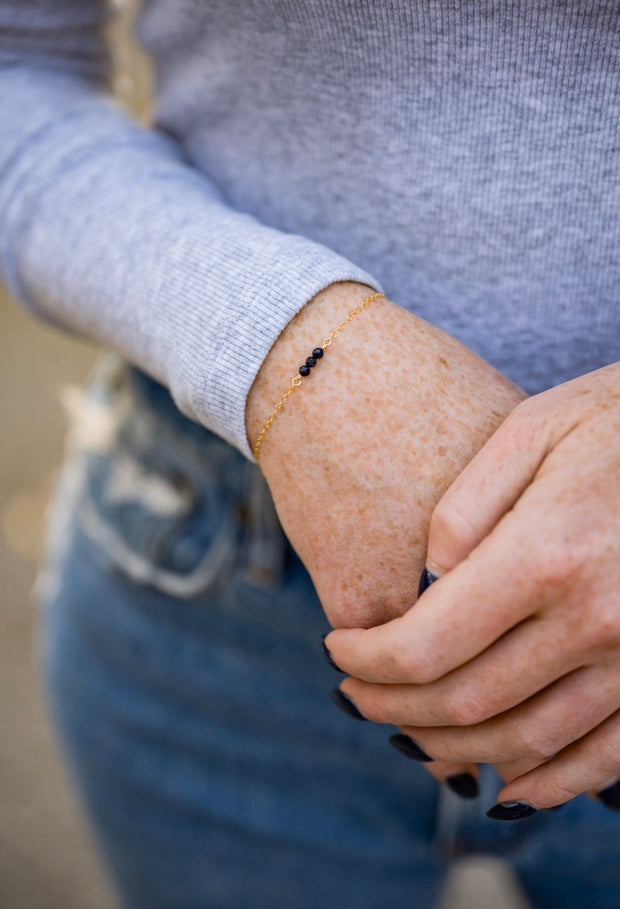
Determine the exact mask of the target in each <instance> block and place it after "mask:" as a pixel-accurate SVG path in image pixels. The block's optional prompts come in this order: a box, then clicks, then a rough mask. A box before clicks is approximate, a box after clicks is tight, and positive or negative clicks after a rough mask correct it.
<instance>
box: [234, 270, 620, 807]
mask: <svg viewBox="0 0 620 909" xmlns="http://www.w3.org/2000/svg"><path fill="white" fill-rule="evenodd" d="M361 293H368V288H363V287H361V286H360V285H354V284H342V285H333V286H332V287H331V288H328V290H327V291H326V292H323V296H322V295H318V297H317V298H315V300H314V301H313V303H312V305H311V306H310V307H309V309H308V312H306V311H302V314H301V318H300V319H299V320H298V321H299V322H300V323H301V324H300V325H297V326H295V327H293V328H292V330H291V334H290V336H289V337H286V333H285V336H283V338H282V341H281V342H280V341H279V342H278V344H277V345H276V347H275V348H274V351H273V352H272V353H273V359H272V363H271V364H270V367H271V368H270V369H269V370H268V372H266V373H265V375H264V376H263V377H262V378H263V380H264V381H263V385H262V392H263V394H264V395H266V396H267V398H268V397H269V396H270V395H271V397H272V399H275V398H276V396H275V395H274V394H273V391H275V388H276V387H282V375H281V374H279V372H278V370H280V372H281V371H282V369H285V368H286V367H285V366H284V364H285V363H286V364H288V370H289V371H290V362H291V360H290V356H291V350H292V348H293V347H294V348H296V349H299V344H300V343H301V349H304V336H307V341H308V342H310V341H311V340H314V339H316V337H319V338H320V337H321V336H323V334H324V329H325V326H327V325H330V324H331V322H333V321H334V318H335V316H334V311H335V312H336V316H337V313H338V312H344V311H345V310H346V309H347V307H350V305H351V302H352V301H353V303H355V302H356V300H358V299H359V295H360V294H361ZM357 321H358V324H357V325H355V326H354V325H351V326H350V329H349V330H348V333H347V334H346V335H345V334H343V335H342V337H341V338H339V346H338V350H337V355H334V356H333V357H332V359H331V362H330V363H329V366H328V368H325V369H322V370H321V374H320V376H319V375H318V374H317V376H316V377H313V382H312V387H308V388H304V389H303V392H304V393H303V395H301V394H300V395H299V396H297V398H296V400H295V401H294V402H291V406H290V407H288V408H287V412H286V413H283V414H282V418H283V419H282V420H281V421H280V425H279V426H275V425H274V428H273V430H272V434H273V438H272V439H271V440H270V444H269V446H267V445H266V446H265V453H264V463H263V459H261V466H262V468H263V470H264V472H265V475H266V477H267V480H268V482H269V485H270V487H271V489H272V492H273V495H274V501H275V503H276V507H277V508H278V512H279V514H280V517H281V520H282V523H283V526H284V529H285V531H286V532H287V534H288V535H289V538H290V539H291V542H292V543H293V545H294V546H295V548H296V549H297V551H298V553H299V555H300V557H301V558H302V560H303V561H304V563H305V564H306V566H307V568H308V570H309V572H310V574H311V576H312V578H313V581H314V583H315V586H316V588H317V592H318V594H319V596H320V598H321V602H322V603H323V606H324V608H325V611H326V613H327V615H328V618H330V620H331V622H332V625H334V626H335V627H336V629H337V630H335V631H333V632H332V633H331V634H330V635H329V636H328V637H327V639H326V646H327V648H328V649H329V652H330V654H331V656H332V658H333V660H334V661H335V663H336V664H337V665H338V666H339V667H340V668H341V669H342V670H343V671H344V672H345V673H347V675H348V676H349V677H348V678H347V679H346V680H345V681H344V682H343V683H342V685H341V691H342V692H343V693H344V694H345V695H346V697H347V698H348V699H350V701H351V702H352V703H353V704H354V705H355V706H356V708H357V709H358V710H359V712H360V713H361V714H362V715H363V716H364V717H365V718H366V719H369V720H373V721H375V722H379V723H389V724H394V725H397V726H400V727H401V734H402V735H404V736H406V737H407V738H408V740H411V741H412V742H415V743H416V745H417V747H418V748H419V749H420V750H421V753H422V754H424V753H426V755H428V756H429V757H430V758H432V760H433V763H429V764H427V766H428V768H429V769H430V770H431V772H432V773H433V774H434V775H435V776H436V777H438V778H439V779H442V780H445V779H447V778H449V777H452V778H453V777H454V776H455V775H460V774H463V773H467V774H470V775H471V776H474V777H475V776H476V774H477V764H478V763H493V764H496V765H497V767H498V770H499V772H500V773H501V775H502V776H503V777H504V779H505V780H506V781H507V785H506V786H505V787H504V788H503V789H502V791H501V792H500V793H499V796H498V802H499V803H500V805H506V804H508V806H509V807H508V808H507V809H506V810H504V813H502V809H501V808H500V809H499V810H498V813H496V815H495V816H497V817H520V816H525V815H526V814H528V813H529V814H531V813H532V812H533V810H534V809H541V808H549V807H552V806H555V805H558V804H561V803H563V802H566V801H568V800H569V799H571V798H573V797H574V796H576V795H578V794H580V793H582V792H591V793H593V794H600V793H603V794H602V799H603V801H605V802H606V803H607V804H608V805H609V806H610V807H614V808H620V786H616V783H617V781H618V779H619V777H620V594H619V592H618V591H619V590H620V529H619V528H620V364H615V365H612V366H609V367H606V368H604V369H601V370H598V371H597V372H594V373H591V374H589V375H586V376H583V377H581V378H579V379H575V380H573V381H572V382H568V383H566V384H565V385H562V386H558V387H557V388H554V389H551V390H550V391H547V392H544V393H542V394H539V395H537V396H535V397H532V398H529V399H526V398H525V395H524V394H523V393H522V392H520V391H519V389H517V388H515V386H513V385H511V383H509V382H508V381H507V380H506V379H505V378H504V377H503V376H501V375H500V374H498V373H497V372H496V371H495V370H493V369H492V368H491V367H490V366H489V365H488V364H487V363H485V362H484V361H482V360H480V359H479V358H477V357H476V356H475V355H474V354H473V353H472V352H471V351H469V350H468V349H467V348H464V347H463V346H462V345H460V344H459V343H458V342H456V341H455V340H454V339H453V338H451V337H450V336H448V335H446V334H445V333H443V332H441V331H439V330H438V329H435V328H433V327H432V326H429V325H427V324H426V323H424V322H422V321H421V320H419V319H416V318H415V317H414V316H411V315H409V314H408V313H406V312H404V311H403V310H401V309H400V308H399V307H396V306H395V305H394V304H392V303H389V302H388V301H386V302H385V303H383V302H382V303H380V304H379V305H377V306H376V307H375V308H374V309H373V310H372V311H371V312H369V313H368V314H367V315H366V317H365V318H364V319H362V317H361V316H360V318H359V319H358V320H357ZM319 325H322V326H323V327H322V328H320V329H319ZM317 331H318V334H317ZM287 345H288V346H287ZM306 346H307V345H306ZM360 350H362V351H368V352H369V355H368V358H367V359H366V357H365V358H364V360H363V362H361V363H360V362H359V360H360V357H359V353H360ZM330 353H331V352H330ZM334 354H336V351H334ZM271 356H272V355H270V357H271ZM259 378H261V377H259ZM270 378H271V380H272V382H273V384H270ZM315 378H316V379H318V380H319V381H317V382H316V383H315ZM253 392H254V389H253ZM260 392H261V385H260V383H258V394H257V396H256V397H255V398H254V403H253V405H252V406H256V407H257V408H258V411H260V410H261V408H262V412H263V413H264V411H265V405H264V402H263V400H262V399H261V394H260ZM267 409H268V405H267ZM251 412H252V411H251V410H249V414H251ZM249 426H251V423H249ZM425 562H426V563H427V565H428V567H429V568H430V570H431V571H433V572H434V574H436V575H438V576H439V577H440V580H439V581H438V582H437V583H435V584H433V585H432V586H431V587H429V589H428V590H426V592H424V593H423V595H422V596H421V598H420V599H419V600H418V601H417V602H415V591H416V588H417V578H418V576H419V574H420V572H421V570H422V568H423V565H424V563H425ZM515 804H516V806H521V807H516V808H515Z"/></svg>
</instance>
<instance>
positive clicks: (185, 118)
mask: <svg viewBox="0 0 620 909" xmlns="http://www.w3.org/2000/svg"><path fill="white" fill-rule="evenodd" d="M106 15H108V12H107V7H106V5H105V4H104V3H102V2H99V0H3V2H2V3H1V4H0V263H1V267H2V270H3V274H4V276H5V280H6V282H7V283H8V285H9V287H10V289H11V290H12V291H13V293H14V294H15V296H16V297H18V298H19V299H20V300H22V301H23V302H24V304H25V305H26V306H28V307H29V308H30V309H31V310H32V311H33V312H35V313H37V314H39V315H40V316H42V317H44V318H46V319H48V320H50V321H53V322H54V323H57V324H59V325H62V326H64V327H66V328H68V329H72V330H75V331H79V332H83V333H86V334H88V335H89V336H92V337H94V338H96V339H97V340H99V341H101V342H103V343H104V344H108V345H110V346H112V347H114V348H115V349H117V350H120V351H122V352H123V353H124V354H125V355H126V356H127V357H128V358H130V359H131V360H132V361H133V362H134V363H136V364H138V365H139V366H140V367H141V368H142V369H144V370H145V371H146V372H148V373H149V374H151V375H152V376H154V377H156V378H157V379H158V380H160V381H161V382H163V383H164V384H166V385H168V386H169V387H170V389H171V392H172V394H173V396H174V398H175V400H176V401H177V404H178V405H179V407H180V408H181V410H183V411H184V412H185V413H186V414H187V415H188V416H190V417H192V418H193V419H195V420H198V421H199V422H201V423H203V424H204V425H206V426H207V427H209V428H210V429H213V430H214V431H215V432H217V433H219V434H220V435H222V436H224V437H225V438H226V439H228V440H229V441H230V442H232V443H233V444H235V445H237V446H238V447H239V448H240V449H241V450H242V451H244V452H245V453H246V454H247V455H248V456H250V454H249V450H248V447H247V441H246V437H245V430H244V409H245V401H246V397H247V394H248V391H249V389H250V386H251V384H252V381H253V379H254V377H255V375H256V373H257V371H258V369H259V368H260V366H261V363H262V362H263V360H264V358H265V356H266V355H267V353H268V351H269V349H270V347H271V346H272V344H273V343H274V341H275V340H276V338H277V337H278V335H279V333H280V332H281V330H282V329H283V328H284V326H285V325H286V324H287V322H288V321H289V320H290V319H291V318H292V317H293V315H294V314H295V313H296V312H297V311H298V310H299V309H300V308H301V307H302V306H303V305H304V303H306V302H307V301H308V300H309V299H310V298H311V297H312V296H314V294H316V293H317V292H318V291H319V290H320V289H322V288H323V287H325V286H327V285H329V284H330V283H332V282H334V281H340V280H346V279H351V280H358V281H363V282H365V283H368V284H370V285H371V286H373V287H375V288H377V289H383V290H385V292H386V293H387V294H388V295H389V296H390V297H391V298H392V299H393V300H394V301H395V302H397V303H399V304H400V305H402V306H403V307H406V308H407V309H409V310H411V311H414V312H416V313H418V314H420V315H421V316H423V317H424V318H425V319H428V320H429V321H431V322H433V323H435V324H437V325H440V326H441V327H443V328H445V329H446V330H447V331H449V332H451V333H452V334H454V335H456V336H457V337H459V338H460V339H461V340H463V341H464V342H465V343H466V344H468V345H469V346H470V347H472V348H474V349H475V350H476V351H478V352H479V353H480V354H482V356H484V357H485V358H487V359H488V360H490V361H491V362H492V363H494V364H495V365H496V366H497V367H498V368H499V369H500V370H502V371H503V372H505V373H506V374H507V375H508V376H510V377H511V378H512V379H513V380H514V381H516V382H517V383H520V384H521V385H522V386H524V387H525V388H526V389H528V390H529V391H537V390H540V389H542V388H545V387H548V386H550V385H552V384H556V383H558V382H561V381H564V380H566V379H569V378H571V377H573V376H575V375H578V374H581V373H583V372H586V371H589V370H591V369H595V368H597V367H599V366H601V365H603V364H606V363H609V362H612V361H615V360H618V359H620V256H619V248H620V225H619V220H618V213H619V211H620V205H619V203H620V167H619V160H618V159H619V152H618V128H619V117H620V104H619V95H618V87H619V74H620V60H619V37H620V4H619V3H618V2H617V0H459V2H455V0H358V2H355V0H147V2H146V3H144V4H143V9H142V12H141V15H140V18H139V22H138V37H139V40H140V41H141V42H142V43H143V44H144V46H145V47H146V49H147V50H148V51H149V52H150V53H151V54H152V57H153V60H154V64H155V67H156V74H157V79H156V112H155V118H154V124H153V128H152V129H144V128H142V127H140V126H139V125H138V124H137V123H135V122H134V121H133V120H132V119H131V117H130V116H129V115H128V114H127V113H126V112H125V111H124V110H123V109H122V108H121V106H120V105H119V104H118V103H117V102H116V101H115V100H114V99H113V98H112V97H111V96H110V94H109V93H108V92H107V90H106V77H107V58H106V53H105V48H104V45H103V43H102V39H101V24H102V22H103V21H104V19H105V17H106ZM333 327H334V326H332V325H326V329H327V330H328V331H329V330H331V329H332V328H333ZM378 343H380V340H379V342H378ZM291 365H292V367H293V368H295V366H296V364H291ZM410 378H411V381H414V380H415V363H412V376H411V377H410Z"/></svg>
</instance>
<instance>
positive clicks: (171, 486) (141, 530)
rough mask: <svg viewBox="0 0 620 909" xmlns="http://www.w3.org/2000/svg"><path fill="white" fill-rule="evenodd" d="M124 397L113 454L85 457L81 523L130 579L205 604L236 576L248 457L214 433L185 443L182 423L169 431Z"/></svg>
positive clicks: (100, 552) (149, 410) (101, 554)
mask: <svg viewBox="0 0 620 909" xmlns="http://www.w3.org/2000/svg"><path fill="white" fill-rule="evenodd" d="M123 395H124V398H123V404H122V406H117V403H118V402H117V400H116V399H114V400H111V401H109V402H108V406H109V407H110V408H111V412H115V408H116V414H117V416H116V417H115V418H114V419H115V421H116V425H115V426H114V431H113V433H112V434H111V436H109V438H108V444H107V447H106V449H105V450H103V451H97V450H93V449H91V450H88V451H86V452H85V453H84V457H85V462H84V475H83V486H82V494H81V496H80V501H79V502H78V506H77V522H78V526H79V527H80V529H81V530H82V532H83V533H84V535H85V536H86V538H87V539H88V541H89V542H90V543H91V544H92V548H93V551H94V554H95V556H96V558H97V559H98V560H99V561H100V562H103V563H104V565H105V567H106V568H107V569H109V570H113V571H114V572H115V573H117V574H120V575H121V576H122V577H123V578H124V579H125V580H126V581H129V582H130V583H133V584H137V585H140V586H148V587H151V588H154V589H155V590H157V591H159V592H161V593H163V594H165V595H167V596H172V597H176V598H180V599H183V600H190V599H202V598H203V597H205V596H208V595H211V594H213V593H214V592H215V590H216V589H220V587H221V585H223V584H225V583H227V582H228V581H229V580H230V578H231V576H232V574H233V571H234V568H235V563H236V561H237V559H238V550H239V540H240V534H241V527H240V520H239V512H240V507H239V497H238V488H239V483H238V482H236V478H237V475H239V474H240V473H241V471H242V470H243V466H244V462H243V459H242V458H241V456H240V455H239V454H238V453H237V452H235V451H234V450H233V449H231V448H230V447H229V446H226V444H225V443H224V442H222V441H221V440H220V439H218V438H216V437H215V436H213V435H212V434H211V433H209V432H207V431H206V430H205V431H204V435H202V436H199V437H198V438H197V437H196V429H195V427H194V428H193V429H192V431H191V433H189V434H188V436H187V438H184V437H183V433H182V431H181V432H179V425H178V421H177V425H174V426H172V425H169V423H168V422H167V420H166V418H165V416H162V414H160V413H158V412H157V409H156V408H154V407H153V406H152V403H151V404H149V405H147V404H145V403H144V402H142V401H140V400H139V399H136V398H135V396H134V395H133V392H132V391H131V389H130V388H129V389H127V388H124V390H123ZM97 400H98V402H99V406H100V405H101V394H100V393H99V394H98V395H97ZM114 419H113V422H114ZM110 438H112V441H111V442H110Z"/></svg>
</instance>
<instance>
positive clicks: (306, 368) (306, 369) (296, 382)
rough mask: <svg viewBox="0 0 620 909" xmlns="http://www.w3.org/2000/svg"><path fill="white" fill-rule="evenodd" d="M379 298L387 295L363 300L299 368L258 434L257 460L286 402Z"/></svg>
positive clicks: (376, 295) (255, 448)
mask: <svg viewBox="0 0 620 909" xmlns="http://www.w3.org/2000/svg"><path fill="white" fill-rule="evenodd" d="M379 297H385V294H381V293H376V294H371V296H370V297H366V299H365V300H362V302H361V303H360V304H359V306H356V307H355V309H352V310H351V312H350V313H349V315H348V316H347V317H346V319H345V320H344V321H343V322H341V323H340V325H339V326H338V328H335V329H334V330H333V331H332V333H331V335H329V336H328V337H327V338H325V339H324V341H323V343H322V344H321V346H320V347H315V348H314V350H313V351H312V354H311V355H310V356H309V357H307V358H306V362H305V363H304V364H303V366H300V367H299V372H298V373H297V375H296V376H295V377H294V378H293V379H291V384H290V385H289V387H288V388H287V389H286V391H285V392H284V394H283V395H282V397H281V398H280V400H279V401H278V403H277V404H276V406H275V408H274V410H273V413H272V414H271V415H270V417H269V419H268V420H267V422H266V423H265V425H264V426H263V428H262V429H261V431H260V432H259V434H258V437H257V439H256V442H255V444H254V457H255V458H256V460H257V461H258V456H259V453H260V448H261V445H262V444H263V440H264V438H265V436H266V435H267V433H268V432H269V430H270V429H271V427H272V425H273V422H274V420H275V418H276V417H277V416H278V414H279V413H281V412H282V411H283V410H284V405H285V404H286V402H287V401H288V399H289V398H290V396H291V395H292V394H293V392H294V391H295V389H296V388H299V386H300V385H301V383H302V382H303V380H304V379H305V378H306V377H307V376H309V375H310V373H311V372H312V369H313V368H314V367H315V366H316V364H317V362H318V360H320V359H322V357H323V355H324V353H325V351H326V350H327V348H328V347H331V346H332V343H333V342H334V339H335V338H336V337H337V336H338V335H339V334H340V332H341V331H342V330H343V328H346V327H347V325H348V324H349V323H350V322H352V321H353V319H354V318H355V317H356V316H358V315H359V314H360V313H361V311H362V310H363V309H365V308H366V307H367V306H368V304H369V303H373V302H374V301H375V300H378V299H379Z"/></svg>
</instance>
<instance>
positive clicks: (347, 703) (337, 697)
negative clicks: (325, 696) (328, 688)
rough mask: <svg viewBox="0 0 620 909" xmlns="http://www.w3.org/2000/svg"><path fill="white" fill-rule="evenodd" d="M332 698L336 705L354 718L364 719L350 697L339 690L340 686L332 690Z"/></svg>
mask: <svg viewBox="0 0 620 909" xmlns="http://www.w3.org/2000/svg"><path fill="white" fill-rule="evenodd" d="M332 700H333V702H334V704H336V706H337V707H340V709H341V710H344V712H345V713H347V714H348V715H349V716H352V717H353V719H354V720H365V719H366V717H365V716H364V715H363V714H362V713H360V711H359V710H358V709H357V707H356V706H355V704H354V703H353V701H352V700H351V698H350V697H347V695H346V694H345V693H344V691H341V690H340V688H334V690H333V691H332Z"/></svg>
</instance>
